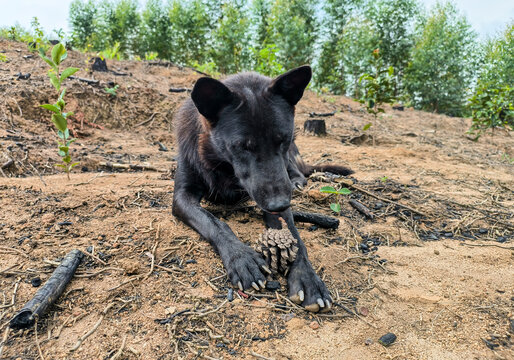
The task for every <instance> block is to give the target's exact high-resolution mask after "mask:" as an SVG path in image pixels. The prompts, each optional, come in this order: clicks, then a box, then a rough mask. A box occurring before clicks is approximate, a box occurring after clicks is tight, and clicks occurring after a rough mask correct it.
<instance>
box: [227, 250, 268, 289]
mask: <svg viewBox="0 0 514 360" xmlns="http://www.w3.org/2000/svg"><path fill="white" fill-rule="evenodd" d="M223 264H224V265H225V268H226V269H227V274H228V278H229V280H230V282H231V283H232V285H233V286H234V287H238V288H239V289H240V290H241V291H244V290H245V289H251V288H254V289H255V290H257V291H258V290H261V289H264V288H265V287H266V274H270V273H271V271H270V270H269V269H268V267H267V266H266V262H265V261H264V259H263V258H262V257H261V256H260V255H259V254H258V253H257V252H255V250H253V249H252V248H250V247H249V246H247V245H245V244H243V243H241V244H236V245H233V246H232V247H231V249H230V252H229V254H228V255H227V256H225V257H224V259H223Z"/></svg>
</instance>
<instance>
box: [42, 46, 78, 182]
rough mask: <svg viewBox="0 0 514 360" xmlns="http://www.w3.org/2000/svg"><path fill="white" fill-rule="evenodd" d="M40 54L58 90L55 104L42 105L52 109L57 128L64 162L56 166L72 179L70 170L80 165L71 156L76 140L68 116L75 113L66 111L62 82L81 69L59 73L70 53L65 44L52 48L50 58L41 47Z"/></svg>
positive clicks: (58, 142)
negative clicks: (71, 132) (48, 66)
mask: <svg viewBox="0 0 514 360" xmlns="http://www.w3.org/2000/svg"><path fill="white" fill-rule="evenodd" d="M39 56H40V57H41V58H42V59H43V60H44V61H45V62H46V63H47V64H48V65H50V70H48V77H49V79H50V83H51V84H52V85H53V86H54V88H55V90H56V91H57V94H58V98H57V102H56V103H55V104H43V105H40V106H41V107H42V108H44V109H47V110H50V111H51V112H53V114H52V122H53V123H54V125H55V127H56V128H57V136H58V137H59V140H58V141H57V144H58V147H59V151H58V153H59V156H61V158H62V164H55V166H57V167H60V168H62V169H63V170H64V171H65V172H66V175H67V176H68V180H69V179H70V171H71V170H72V169H73V168H74V167H75V166H77V165H78V162H72V160H71V156H70V152H69V150H70V145H71V144H72V143H73V142H75V140H76V139H75V138H72V137H70V131H69V129H68V118H69V117H70V116H72V115H73V112H71V111H70V112H64V108H65V106H66V102H65V101H64V95H65V94H66V88H64V87H62V83H63V82H64V80H66V79H67V78H68V77H70V76H71V75H73V74H75V73H76V72H77V71H79V69H78V68H74V67H69V68H66V69H65V70H64V71H63V72H62V73H59V65H60V64H61V63H62V62H63V61H64V60H65V59H66V57H67V56H68V53H67V51H66V48H65V47H64V45H63V44H61V43H59V44H57V45H55V46H54V47H53V48H52V55H51V58H48V57H47V56H46V54H45V51H44V50H42V49H41V48H40V51H39Z"/></svg>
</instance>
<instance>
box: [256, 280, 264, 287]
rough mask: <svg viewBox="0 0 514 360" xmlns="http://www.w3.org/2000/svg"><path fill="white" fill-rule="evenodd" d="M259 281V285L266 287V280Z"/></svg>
mask: <svg viewBox="0 0 514 360" xmlns="http://www.w3.org/2000/svg"><path fill="white" fill-rule="evenodd" d="M257 282H258V283H259V285H260V286H261V288H263V289H264V288H265V287H266V281H262V280H259V281H257Z"/></svg>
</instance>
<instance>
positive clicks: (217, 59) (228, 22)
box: [212, 1, 250, 74]
mask: <svg viewBox="0 0 514 360" xmlns="http://www.w3.org/2000/svg"><path fill="white" fill-rule="evenodd" d="M217 23H218V25H217V29H216V31H215V32H214V34H213V37H214V38H213V45H214V46H213V50H212V60H213V61H214V63H216V65H217V66H218V69H219V71H221V72H222V73H225V74H230V73H236V72H239V71H241V70H243V69H245V68H248V62H249V58H250V52H249V47H248V44H249V42H250V36H249V32H248V31H247V30H248V27H249V26H250V23H249V18H248V14H247V12H246V11H245V9H244V8H243V6H242V4H238V3H237V2H235V1H231V2H226V3H224V4H223V6H222V12H221V18H220V19H219V20H218V22H217Z"/></svg>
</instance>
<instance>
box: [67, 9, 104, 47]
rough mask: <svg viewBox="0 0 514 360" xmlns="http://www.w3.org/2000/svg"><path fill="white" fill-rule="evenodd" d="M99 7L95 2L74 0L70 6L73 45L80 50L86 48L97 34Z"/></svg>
mask: <svg viewBox="0 0 514 360" xmlns="http://www.w3.org/2000/svg"><path fill="white" fill-rule="evenodd" d="M96 16H97V7H96V4H95V1H93V0H89V1H87V2H86V1H81V0H74V1H73V2H72V3H71V5H70V11H69V19H70V20H69V21H70V26H71V28H72V35H71V38H72V43H73V45H74V46H76V47H78V48H81V49H83V48H86V47H87V45H88V43H90V42H91V39H92V38H93V36H94V34H95V33H96V31H97V29H96V21H95V20H96Z"/></svg>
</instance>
